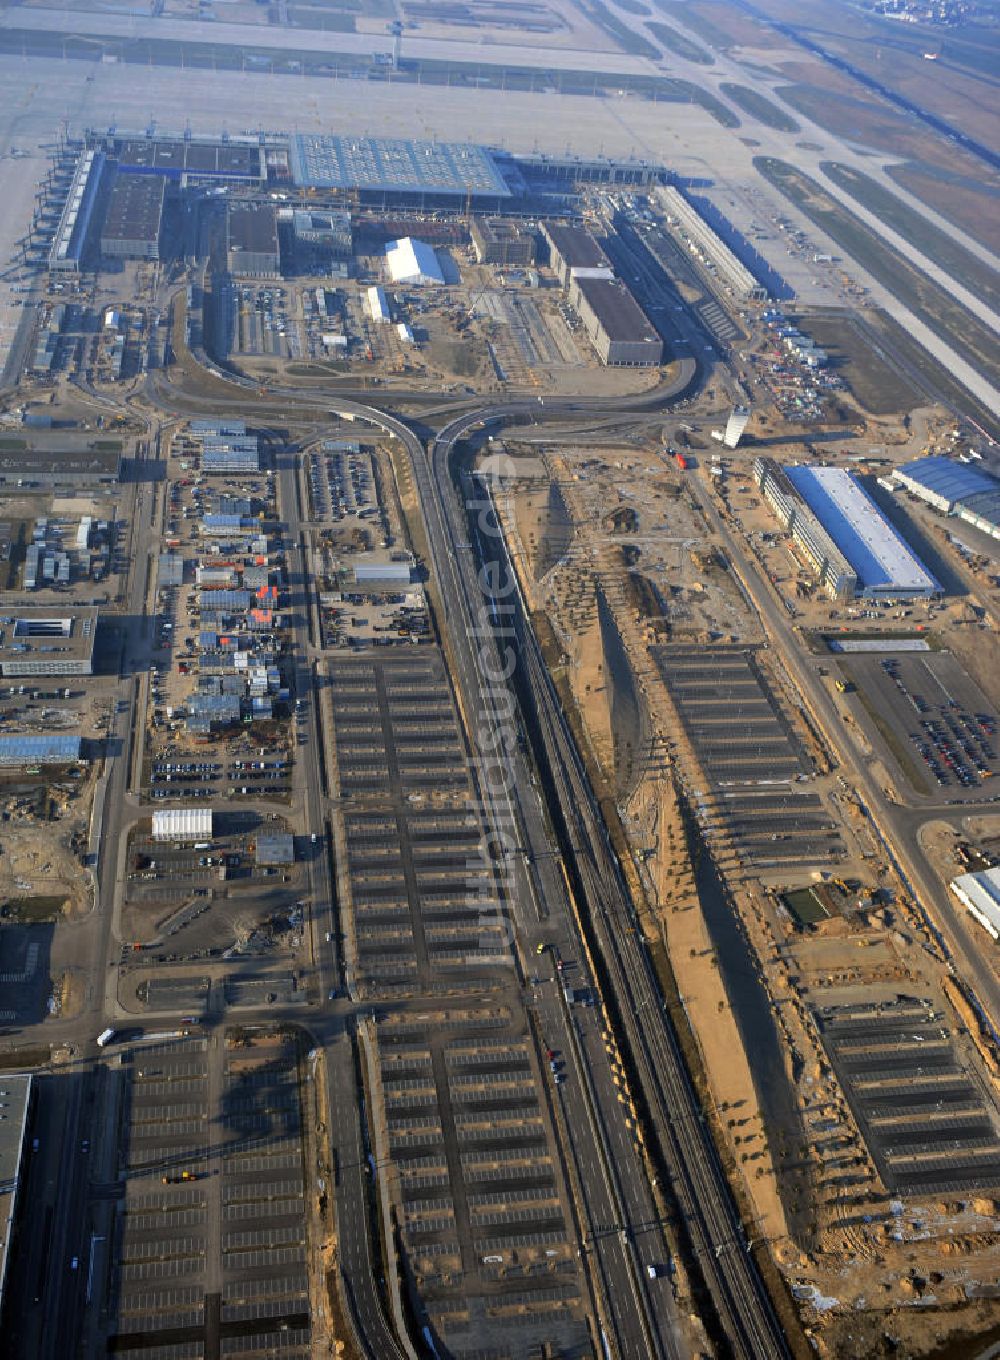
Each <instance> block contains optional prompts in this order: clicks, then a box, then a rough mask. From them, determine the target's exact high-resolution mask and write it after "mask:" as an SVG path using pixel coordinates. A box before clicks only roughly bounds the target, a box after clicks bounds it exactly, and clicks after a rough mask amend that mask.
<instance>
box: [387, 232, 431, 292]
mask: <svg viewBox="0 0 1000 1360" xmlns="http://www.w3.org/2000/svg"><path fill="white" fill-rule="evenodd" d="M385 263H386V267H387V268H388V270H389V278H390V279H391V280H392V282H393V283H410V284H422V283H444V275H443V274H442V273H441V266H440V265H439V264H438V258H437V256H436V255H435V254H434V250H433V248H432V247H431V246H429V245H427V243H426V242H425V241H416V240H414V238H413V237H412V236H403V237H402V238H401V239H400V240H398V241H390V242H389V244H388V245H387V246H386V248H385Z"/></svg>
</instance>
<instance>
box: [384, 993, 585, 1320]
mask: <svg viewBox="0 0 1000 1360" xmlns="http://www.w3.org/2000/svg"><path fill="white" fill-rule="evenodd" d="M456 1027H457V1028H458V1030H459V1032H458V1033H457V1034H456V1033H455V1029H456ZM377 1033H378V1053H379V1072H380V1078H381V1090H380V1103H381V1106H382V1111H383V1114H384V1119H385V1125H386V1133H387V1137H388V1142H389V1147H390V1148H391V1151H392V1156H393V1160H394V1162H395V1165H396V1167H397V1168H398V1172H399V1175H398V1181H397V1187H398V1188H397V1198H398V1203H399V1216H400V1221H401V1224H402V1236H403V1242H404V1246H405V1248H406V1251H407V1256H408V1259H409V1261H410V1263H411V1267H412V1269H413V1270H414V1272H415V1274H416V1277H417V1284H418V1287H419V1288H420V1290H421V1293H422V1295H423V1297H425V1298H426V1299H428V1301H429V1302H428V1311H429V1312H430V1315H431V1318H432V1320H433V1323H434V1325H435V1327H436V1329H437V1330H438V1331H439V1333H440V1334H441V1335H442V1336H443V1337H444V1339H445V1341H446V1342H448V1341H453V1342H454V1344H456V1345H459V1344H462V1345H463V1346H467V1345H468V1344H469V1336H470V1333H471V1334H472V1335H476V1336H478V1337H480V1338H481V1339H482V1343H483V1344H484V1345H485V1343H486V1340H487V1338H488V1329H489V1326H490V1323H491V1320H493V1319H496V1320H497V1321H498V1322H500V1323H501V1325H502V1326H503V1327H504V1328H506V1327H509V1325H510V1323H511V1321H512V1320H513V1319H517V1320H518V1322H519V1331H520V1332H521V1333H522V1334H523V1336H524V1338H525V1344H526V1345H528V1344H529V1343H530V1342H532V1341H536V1342H537V1344H539V1345H540V1344H541V1343H542V1342H543V1341H550V1342H551V1341H552V1340H553V1339H554V1338H556V1337H559V1339H560V1340H562V1341H563V1342H564V1344H568V1343H570V1342H571V1341H572V1342H574V1343H577V1342H579V1341H582V1339H583V1332H582V1326H583V1324H582V1323H581V1321H580V1318H579V1306H580V1290H579V1277H578V1273H577V1265H576V1261H575V1258H574V1248H573V1246H572V1230H571V1229H570V1227H569V1215H568V1211H567V1206H566V1205H565V1203H564V1201H563V1196H562V1192H561V1189H560V1183H559V1176H558V1173H557V1169H556V1163H555V1160H554V1158H553V1154H552V1147H551V1144H550V1141H549V1139H548V1137H547V1131H546V1120H545V1116H544V1113H543V1110H542V1107H541V1104H540V1101H539V1086H540V1083H541V1082H542V1081H544V1079H545V1078H544V1077H543V1076H541V1075H540V1074H539V1073H538V1071H537V1066H536V1061H535V1059H534V1056H533V1050H532V1046H531V1044H530V1043H529V1042H528V1040H527V1037H526V1035H525V1034H524V1033H522V1032H518V1029H517V1025H516V1021H515V1019H514V1017H513V1016H512V1014H511V1012H510V1010H509V1009H508V1008H507V1007H505V1006H498V1007H496V1008H493V1009H478V1008H477V1009H472V1010H469V1011H462V1012H449V1011H443V1012H441V1013H436V1014H434V1015H431V1016H425V1017H420V1020H418V1021H417V1022H416V1023H414V1022H413V1020H411V1019H409V1018H407V1017H403V1016H400V1017H393V1018H389V1019H386V1020H384V1021H383V1022H381V1023H380V1024H379V1025H378V1026H377Z"/></svg>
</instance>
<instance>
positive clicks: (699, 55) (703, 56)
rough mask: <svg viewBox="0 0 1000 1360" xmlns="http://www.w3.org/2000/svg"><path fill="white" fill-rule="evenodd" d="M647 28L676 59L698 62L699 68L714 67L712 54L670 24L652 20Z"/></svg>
mask: <svg viewBox="0 0 1000 1360" xmlns="http://www.w3.org/2000/svg"><path fill="white" fill-rule="evenodd" d="M646 27H647V28H648V29H649V31H650V33H652V35H653V37H654V38H655V39H656V40H657V42H659V43H662V44H663V46H664V47H665V48H666V50H667V51H668V52H672V53H673V54H674V56H675V57H682V58H683V59H684V61H694V62H697V63H698V65H699V66H714V65H715V58H714V57H713V56H712V55H711V53H709V52H706V51H705V49H704V48H703V47H699V46H698V44H697V43H695V42H692V41H691V39H690V38H686V37H685V36H684V34H683V33H680V32H678V30H677V29H676V28H672V27H671V26H670V24H663V23H660V21H659V20H658V19H650V21H649V23H647V25H646Z"/></svg>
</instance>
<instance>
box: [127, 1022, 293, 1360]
mask: <svg viewBox="0 0 1000 1360" xmlns="http://www.w3.org/2000/svg"><path fill="white" fill-rule="evenodd" d="M125 1059H126V1060H125V1064H124V1066H123V1069H122V1072H123V1077H122V1080H123V1114H124V1128H125V1134H124V1137H123V1140H122V1144H121V1151H120V1164H119V1168H118V1170H119V1175H120V1176H121V1177H122V1178H123V1180H124V1196H123V1198H122V1199H121V1201H120V1208H119V1213H118V1221H117V1231H116V1237H117V1243H116V1247H117V1249H116V1250H115V1251H114V1252H113V1253H112V1258H113V1259H114V1260H115V1262H116V1266H115V1272H114V1279H113V1281H112V1282H111V1303H112V1313H113V1316H114V1319H115V1323H114V1330H115V1333H116V1335H115V1339H114V1342H113V1343H112V1344H113V1345H114V1348H115V1350H116V1352H117V1353H118V1354H124V1355H135V1356H137V1357H138V1356H140V1355H141V1356H143V1357H146V1360H175V1357H178V1356H181V1355H201V1354H208V1353H209V1351H210V1350H211V1351H212V1352H213V1353H215V1354H220V1353H221V1354H223V1355H226V1356H232V1357H239V1356H250V1355H260V1354H265V1353H272V1354H273V1353H276V1352H277V1351H278V1350H280V1352H281V1354H282V1355H288V1356H291V1357H301V1360H306V1358H307V1357H308V1356H309V1355H310V1353H311V1352H310V1321H309V1311H310V1305H309V1282H308V1275H307V1270H306V1227H305V1224H306V1209H305V1199H304V1182H303V1174H304V1163H303V1147H302V1116H301V1111H300V1098H299V1091H298V1079H299V1078H298V1056H297V1052H296V1049H295V1047H294V1045H293V1043H292V1042H291V1041H288V1040H283V1039H281V1038H278V1037H268V1036H260V1037H256V1036H255V1038H254V1039H253V1040H252V1041H250V1040H245V1039H242V1038H241V1037H240V1036H239V1035H238V1034H235V1033H231V1034H229V1035H227V1037H226V1041H225V1043H224V1044H222V1045H215V1044H210V1043H209V1041H208V1040H206V1039H205V1038H201V1037H191V1038H188V1039H182V1040H176V1041H170V1042H164V1043H153V1044H146V1045H139V1046H136V1047H134V1048H133V1049H132V1050H131V1051H130V1052H128V1053H127V1054H126V1055H125Z"/></svg>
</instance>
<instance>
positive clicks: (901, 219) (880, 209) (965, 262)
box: [722, 86, 1000, 309]
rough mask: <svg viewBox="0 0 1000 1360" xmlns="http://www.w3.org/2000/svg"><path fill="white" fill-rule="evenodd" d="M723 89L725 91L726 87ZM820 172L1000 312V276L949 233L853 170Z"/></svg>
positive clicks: (827, 166) (831, 164) (830, 165)
mask: <svg viewBox="0 0 1000 1360" xmlns="http://www.w3.org/2000/svg"><path fill="white" fill-rule="evenodd" d="M722 88H723V89H725V86H723V87H722ZM820 169H821V170H822V171H823V173H824V174H825V175H828V176H829V178H830V179H831V180H832V181H833V183H834V184H836V185H837V186H838V187H839V188H841V189H844V190H846V191H847V193H849V194H850V195H851V197H852V198H855V199H857V201H858V202H859V203H860V204H861V206H862V207H864V208H867V209H868V211H869V212H873V213H875V215H876V216H877V217H878V218H880V220H881V221H883V222H884V223H885V224H886V226H887V227H890V228H891V229H892V230H893V231H894V232H896V233H897V234H898V235H900V236H902V238H903V239H904V241H909V243H910V245H911V246H913V247H914V248H915V249H916V250H919V251H920V252H921V253H922V254H924V255H926V256H927V258H928V259H929V260H933V261H934V263H935V264H936V265H939V266H940V267H941V268H942V269H943V270H945V272H946V273H948V274H950V275H951V276H952V278H953V279H955V281H956V282H957V283H960V284H962V285H963V286H964V287H965V288H968V290H969V291H970V292H971V293H974V294H975V295H976V297H979V298H982V300H983V301H984V302H985V303H987V304H988V305H989V306H990V307H992V308H994V309H997V308H1000V275H998V274H997V272H996V270H995V269H992V268H991V267H990V266H989V265H988V264H986V262H985V261H984V260H981V259H980V258H979V257H978V255H973V254H972V253H971V252H970V251H968V250H966V249H965V247H964V246H961V245H959V243H958V242H957V241H956V240H954V239H953V238H952V237H951V236H949V235H948V233H947V232H944V231H942V230H941V229H940V227H936V226H935V225H934V224H933V222H928V221H927V219H926V218H925V217H921V216H920V214H919V213H915V212H913V210H912V209H911V208H910V207H909V206H908V205H907V204H906V203H904V202H903V200H902V199H900V198H897V197H896V195H895V194H892V193H890V192H889V190H888V189H885V188H883V186H882V185H881V184H879V183H877V182H876V181H875V180H873V179H872V178H871V177H870V176H868V175H865V174H863V173H862V172H861V171H860V170H855V169H854V167H853V166H850V165H840V164H838V162H836V161H825V162H823V164H822V165H821V166H820Z"/></svg>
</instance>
